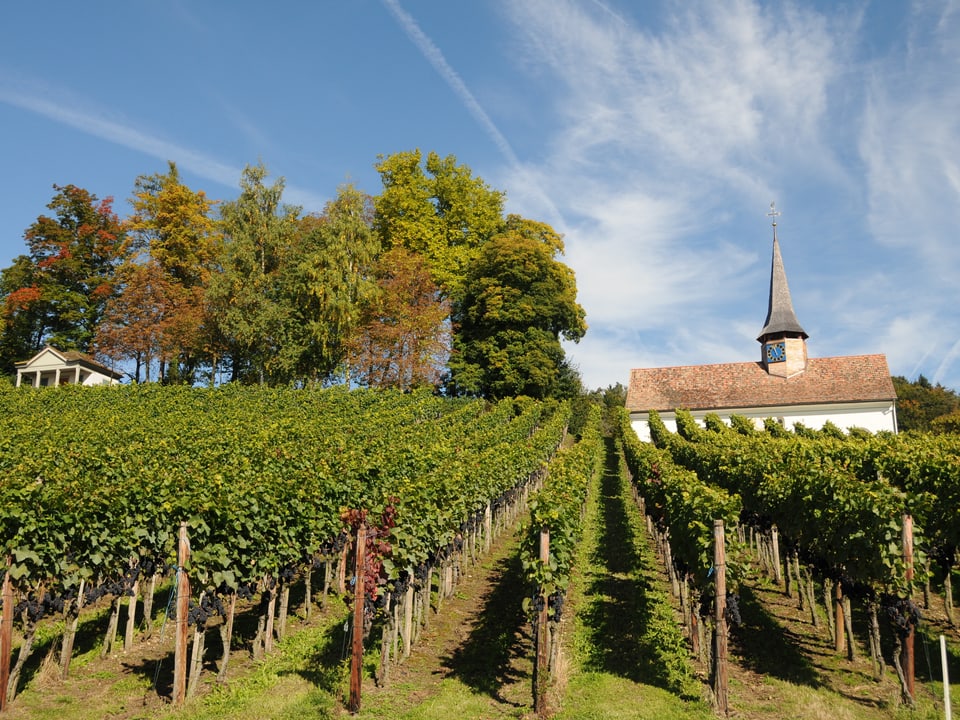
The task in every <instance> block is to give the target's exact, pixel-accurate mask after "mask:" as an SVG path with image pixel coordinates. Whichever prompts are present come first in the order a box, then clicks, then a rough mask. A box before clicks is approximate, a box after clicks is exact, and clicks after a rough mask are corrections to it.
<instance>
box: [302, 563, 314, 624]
mask: <svg viewBox="0 0 960 720" xmlns="http://www.w3.org/2000/svg"><path fill="white" fill-rule="evenodd" d="M303 614H304V620H305V621H306V622H310V618H311V617H312V616H313V558H311V559H310V562H309V563H307V567H306V569H305V570H304V571H303Z"/></svg>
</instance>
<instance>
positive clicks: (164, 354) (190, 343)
mask: <svg viewBox="0 0 960 720" xmlns="http://www.w3.org/2000/svg"><path fill="white" fill-rule="evenodd" d="M130 204H131V206H132V207H133V213H132V214H131V216H130V217H129V218H128V220H127V224H126V228H127V233H128V238H129V240H130V247H131V249H132V253H131V254H130V256H129V258H128V260H127V262H126V264H125V265H124V267H123V268H122V270H121V272H120V273H119V275H120V280H121V282H120V283H119V285H120V288H121V289H120V292H119V293H118V294H117V296H116V297H115V298H113V300H111V302H110V305H109V306H108V308H107V313H106V316H105V317H104V322H103V324H102V325H101V327H100V330H99V332H98V333H97V340H96V348H97V351H98V353H99V354H100V355H102V356H104V357H108V358H111V359H114V360H132V361H133V362H134V363H135V370H134V378H135V379H136V380H137V382H139V381H140V376H141V371H143V372H144V374H145V379H146V380H147V381H148V382H149V381H150V379H151V371H152V364H153V363H156V364H157V379H158V380H161V381H168V382H187V383H191V382H193V381H194V380H195V379H196V374H197V372H198V369H199V368H200V366H201V365H202V364H203V362H204V361H205V360H206V359H207V356H208V354H209V348H210V345H211V344H212V343H211V340H210V338H209V337H208V336H207V334H205V330H206V329H207V328H208V327H209V326H210V322H209V319H208V318H207V314H206V308H205V303H204V292H205V288H206V287H207V285H208V284H209V281H210V273H211V268H212V264H213V261H214V257H215V254H216V247H217V242H218V239H219V234H218V231H217V225H216V222H215V220H214V219H213V218H212V217H211V210H212V208H213V206H214V203H213V201H211V200H210V199H208V198H207V196H206V194H205V193H204V192H203V191H193V190H191V189H190V188H189V187H187V186H186V185H185V184H184V183H183V182H182V181H181V180H180V174H179V172H178V170H177V166H176V164H174V163H172V162H171V163H170V164H169V169H168V172H167V173H165V174H155V175H141V176H140V177H138V178H137V180H136V182H135V185H134V194H133V197H132V198H131V199H130Z"/></svg>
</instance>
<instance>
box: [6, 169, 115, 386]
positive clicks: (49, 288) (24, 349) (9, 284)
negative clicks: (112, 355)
mask: <svg viewBox="0 0 960 720" xmlns="http://www.w3.org/2000/svg"><path fill="white" fill-rule="evenodd" d="M53 187H54V190H56V194H55V195H54V197H53V199H52V200H51V202H50V203H49V204H48V205H47V207H48V208H49V209H50V210H51V211H52V216H51V215H41V216H40V217H38V218H37V221H36V222H35V223H33V224H32V225H31V226H30V227H29V228H27V230H26V232H25V233H24V239H25V240H26V243H27V246H28V248H29V254H28V255H21V256H19V257H17V258H16V259H15V260H14V263H13V265H12V266H11V267H10V268H7V269H6V270H4V271H3V276H2V280H0V287H2V290H3V293H4V296H3V299H2V302H3V308H2V312H3V319H4V338H3V341H2V343H0V346H2V348H3V352H4V357H3V364H4V365H5V366H6V369H7V370H9V369H10V368H11V367H12V363H13V362H14V361H16V360H22V359H26V358H27V357H29V356H31V355H33V354H34V353H36V352H37V351H38V350H40V349H41V348H42V347H43V345H45V344H50V345H54V346H56V347H57V348H59V349H61V350H81V351H84V352H89V351H90V350H91V346H92V343H93V339H94V335H95V334H96V330H97V326H98V325H99V323H100V320H101V318H102V316H103V312H104V308H105V307H106V304H107V302H108V300H109V299H110V298H111V297H112V296H113V295H114V293H115V285H114V276H115V273H116V269H117V267H118V266H119V265H120V263H121V262H122V260H123V259H124V258H125V256H126V254H127V252H128V244H127V239H126V233H125V231H124V228H123V225H122V223H121V221H120V219H119V218H118V217H117V215H116V214H115V213H114V212H113V200H112V198H107V199H105V200H99V199H98V198H97V197H96V195H94V194H92V193H90V192H88V191H87V190H83V189H82V188H78V187H76V186H75V185H65V186H58V185H54V186H53Z"/></svg>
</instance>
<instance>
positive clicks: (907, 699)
mask: <svg viewBox="0 0 960 720" xmlns="http://www.w3.org/2000/svg"><path fill="white" fill-rule="evenodd" d="M902 653H903V642H902V641H901V640H900V635H899V634H896V645H895V646H894V649H893V666H894V668H896V670H897V679H898V680H900V701H901V702H902V703H903V704H904V705H907V706H908V707H911V708H912V707H915V706H916V703H915V702H914V700H913V695H911V694H910V685H909V683H908V682H907V676H906V674H905V673H904V672H903V665H901V664H900V655H901V654H902Z"/></svg>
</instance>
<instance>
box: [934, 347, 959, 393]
mask: <svg viewBox="0 0 960 720" xmlns="http://www.w3.org/2000/svg"><path fill="white" fill-rule="evenodd" d="M957 357H960V340H957V341H956V342H955V343H954V344H953V346H952V347H951V348H950V349H949V350H947V354H946V355H944V356H943V359H942V360H941V361H940V364H939V365H938V366H937V369H936V370H935V371H934V373H933V377H932V378H931V380H932V381H933V383H934V384H935V385H937V384H939V383H940V381H941V380H942V379H943V376H944V375H945V374H946V372H947V370H949V369H950V366H951V365H953V362H954V360H956V359H957Z"/></svg>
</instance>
